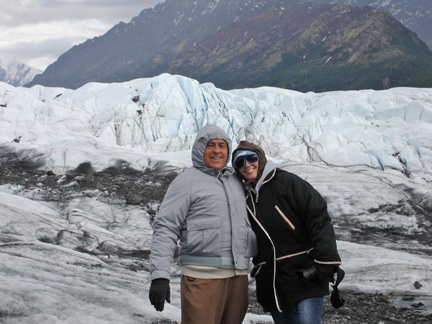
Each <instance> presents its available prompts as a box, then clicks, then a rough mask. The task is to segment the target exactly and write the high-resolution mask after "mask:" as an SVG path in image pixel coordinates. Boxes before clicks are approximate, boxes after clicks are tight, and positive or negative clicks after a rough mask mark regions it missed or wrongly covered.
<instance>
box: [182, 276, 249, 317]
mask: <svg viewBox="0 0 432 324" xmlns="http://www.w3.org/2000/svg"><path fill="white" fill-rule="evenodd" d="M248 302H249V298H248V279H247V276H245V275H243V276H235V277H231V278H224V279H197V278H193V277H189V276H184V275H182V276H181V309H182V324H241V323H242V322H243V319H244V317H245V315H246V311H247V308H248Z"/></svg>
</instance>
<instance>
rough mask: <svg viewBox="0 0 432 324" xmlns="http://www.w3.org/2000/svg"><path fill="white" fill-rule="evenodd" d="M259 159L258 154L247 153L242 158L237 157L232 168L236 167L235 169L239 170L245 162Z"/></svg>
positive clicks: (254, 161) (253, 161)
mask: <svg viewBox="0 0 432 324" xmlns="http://www.w3.org/2000/svg"><path fill="white" fill-rule="evenodd" d="M258 161H259V158H258V155H257V154H254V155H248V156H246V157H244V158H241V159H238V160H237V161H235V162H234V168H236V169H237V170H241V169H243V168H244V166H245V164H246V162H247V163H249V164H255V163H257V162H258Z"/></svg>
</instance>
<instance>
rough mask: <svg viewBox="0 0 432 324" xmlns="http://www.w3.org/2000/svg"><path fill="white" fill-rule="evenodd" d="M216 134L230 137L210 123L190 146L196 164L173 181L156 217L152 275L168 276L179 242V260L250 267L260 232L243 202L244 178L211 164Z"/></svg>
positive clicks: (218, 136)
mask: <svg viewBox="0 0 432 324" xmlns="http://www.w3.org/2000/svg"><path fill="white" fill-rule="evenodd" d="M212 139H222V140H224V141H225V142H226V143H227V145H228V155H227V157H229V156H230V152H231V150H232V147H231V140H230V138H229V137H228V136H227V135H226V133H225V132H224V131H223V130H222V129H220V128H219V127H217V126H214V125H207V126H205V127H203V128H202V129H201V130H200V131H199V132H198V134H197V137H196V139H195V142H194V144H193V147H192V165H193V166H192V167H191V168H190V169H188V170H186V171H185V172H183V173H182V174H180V175H179V176H178V177H177V178H176V179H175V180H174V181H173V182H172V183H171V185H170V187H169V188H168V191H167V193H166V196H165V198H164V200H163V202H162V206H161V209H160V211H159V214H158V215H157V217H156V221H155V225H154V229H153V240H152V248H151V260H150V274H151V280H154V279H157V278H166V279H169V277H170V275H169V269H170V263H171V259H172V257H173V254H174V249H175V247H176V246H177V241H178V240H180V251H179V262H180V265H195V266H203V267H219V268H226V269H241V270H245V269H248V266H249V259H250V257H252V256H254V255H255V254H256V252H257V245H256V237H255V234H254V233H253V231H252V229H251V225H250V223H249V219H248V216H247V212H246V207H245V195H244V189H243V185H242V183H241V181H240V180H239V179H238V178H237V176H236V175H235V173H234V172H233V170H232V169H231V168H227V167H226V165H225V168H224V169H223V170H222V172H219V170H216V169H213V168H208V167H207V166H206V164H205V162H204V151H205V149H206V146H207V143H208V142H209V141H210V140H212Z"/></svg>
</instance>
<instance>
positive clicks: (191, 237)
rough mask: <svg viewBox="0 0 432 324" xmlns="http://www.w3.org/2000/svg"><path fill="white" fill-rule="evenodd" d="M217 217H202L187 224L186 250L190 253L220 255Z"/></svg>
mask: <svg viewBox="0 0 432 324" xmlns="http://www.w3.org/2000/svg"><path fill="white" fill-rule="evenodd" d="M220 222H221V220H220V218H219V217H208V218H205V217H202V218H200V219H198V218H197V219H196V220H191V221H190V222H188V225H187V251H188V253H189V254H192V255H208V256H220V248H221V240H220V226H221V223H220Z"/></svg>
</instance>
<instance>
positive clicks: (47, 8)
mask: <svg viewBox="0 0 432 324" xmlns="http://www.w3.org/2000/svg"><path fill="white" fill-rule="evenodd" d="M163 1H164V0H121V1H118V0H80V1H67V0H63V1H59V0H32V1H23V0H14V1H9V0H0V6H1V8H2V9H1V11H0V26H5V27H12V26H19V25H27V24H37V23H40V22H49V21H59V20H66V19H69V20H83V19H99V20H103V21H105V22H107V23H109V24H112V25H114V24H116V23H118V22H120V21H124V22H129V21H130V20H131V19H132V18H133V17H135V16H137V15H138V14H139V13H140V12H141V10H143V9H145V8H149V7H153V6H154V5H156V4H157V3H160V2H163Z"/></svg>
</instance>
